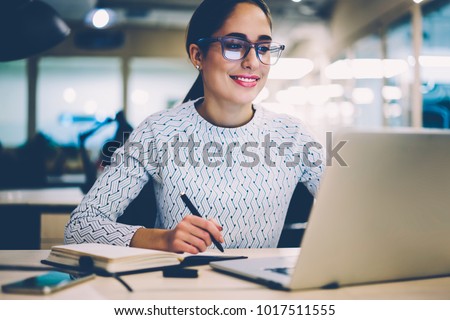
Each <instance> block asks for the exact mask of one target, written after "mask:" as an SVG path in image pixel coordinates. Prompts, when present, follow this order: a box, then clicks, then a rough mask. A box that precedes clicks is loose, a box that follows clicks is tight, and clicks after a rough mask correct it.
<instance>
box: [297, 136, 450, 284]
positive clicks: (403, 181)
mask: <svg viewBox="0 0 450 320" xmlns="http://www.w3.org/2000/svg"><path fill="white" fill-rule="evenodd" d="M339 141H347V142H346V144H345V145H344V146H343V147H342V148H341V149H340V150H339V155H340V156H341V157H342V159H343V160H344V161H345V162H346V164H347V166H341V165H339V164H338V163H337V162H333V164H332V166H329V167H327V169H326V173H325V176H324V179H323V181H322V183H321V187H320V190H319V194H318V197H317V200H316V202H315V204H314V207H313V209H312V213H311V217H310V220H309V222H308V228H307V230H306V233H305V236H304V238H303V242H302V251H301V254H300V258H299V259H300V260H299V261H298V263H297V266H296V269H295V271H294V273H293V277H292V279H291V284H290V287H291V288H292V289H300V288H315V287H322V286H324V285H334V284H337V285H349V284H359V283H370V282H379V281H390V280H400V279H411V278H420V277H428V276H436V275H444V274H450V254H449V252H450V131H438V130H436V131H420V132H418V131H413V130H403V131H392V130H390V131H380V132H376V131H373V132H347V133H343V134H341V135H337V136H335V137H334V142H333V143H334V145H336V144H337V143H338V142H339Z"/></svg>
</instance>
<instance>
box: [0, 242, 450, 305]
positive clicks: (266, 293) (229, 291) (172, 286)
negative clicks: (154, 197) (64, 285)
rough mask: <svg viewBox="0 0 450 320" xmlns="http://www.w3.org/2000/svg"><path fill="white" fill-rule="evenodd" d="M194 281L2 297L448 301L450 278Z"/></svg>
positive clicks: (16, 275)
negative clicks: (291, 286)
mask: <svg viewBox="0 0 450 320" xmlns="http://www.w3.org/2000/svg"><path fill="white" fill-rule="evenodd" d="M48 252H49V251H47V250H27V251H19V250H13V251H0V261H1V263H3V264H22V265H41V264H40V263H39V261H40V260H41V259H43V258H45V257H47V255H48ZM226 252H227V254H236V255H247V256H249V257H269V256H289V255H293V254H296V253H297V252H298V249H291V248H290V249H228V250H226ZM196 268H198V269H199V277H198V278H196V279H174V278H163V276H162V272H150V273H144V274H138V275H129V276H125V277H123V278H124V280H125V281H126V282H127V283H128V284H129V285H130V286H131V287H132V288H133V289H134V292H131V293H130V292H128V291H127V290H126V289H125V288H124V287H123V286H122V285H121V284H120V283H119V282H117V281H116V280H114V279H112V278H104V277H97V278H96V279H94V280H92V281H89V282H86V283H83V284H80V285H77V286H75V287H73V288H69V289H66V290H63V291H61V292H57V293H54V294H51V295H49V296H31V295H15V294H3V293H2V294H0V300H5V299H8V300H12V299H50V300H51V299H75V300H76V299H83V300H89V299H117V300H127V299H132V300H144V299H147V300H258V299H261V300H291V299H312V300H315V299H330V300H335V299H375V300H376V299H406V300H407V299H416V300H422V299H450V289H449V288H450V277H444V278H433V279H426V280H416V281H401V282H391V283H382V284H372V285H364V286H352V287H344V288H340V289H332V290H306V291H305V290H303V291H292V292H285V291H277V290H271V289H267V288H266V287H263V286H261V285H258V284H255V283H252V282H249V281H245V280H240V279H237V278H234V277H230V276H227V275H223V274H221V273H218V272H215V271H213V270H212V269H211V268H210V267H209V266H201V267H196ZM40 273H43V272H17V271H0V284H5V283H9V282H12V281H17V280H20V279H23V278H26V277H30V276H34V275H37V274H40Z"/></svg>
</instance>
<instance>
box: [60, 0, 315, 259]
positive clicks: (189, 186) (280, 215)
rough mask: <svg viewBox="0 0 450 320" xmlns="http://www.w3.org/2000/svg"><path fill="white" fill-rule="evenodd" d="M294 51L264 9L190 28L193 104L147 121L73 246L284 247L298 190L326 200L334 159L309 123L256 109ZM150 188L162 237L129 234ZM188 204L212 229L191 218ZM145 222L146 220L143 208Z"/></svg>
mask: <svg viewBox="0 0 450 320" xmlns="http://www.w3.org/2000/svg"><path fill="white" fill-rule="evenodd" d="M283 49H284V46H283V45H281V44H278V43H276V42H274V41H272V21H271V15H270V11H269V9H268V7H267V5H266V4H265V2H264V1H263V0H205V1H203V2H202V3H201V4H200V6H199V7H198V8H197V10H196V11H195V12H194V14H193V16H192V18H191V21H190V23H189V26H188V31H187V38H186V50H187V53H188V55H189V58H190V61H191V63H192V65H193V67H194V68H195V69H197V70H198V73H199V74H198V77H197V80H196V81H195V83H194V85H193V87H192V88H191V90H190V91H189V93H188V94H187V96H186V98H185V101H184V103H182V104H181V105H179V106H176V107H174V108H172V109H169V110H165V111H160V112H157V113H155V114H153V115H150V116H149V117H147V118H146V119H145V120H144V121H143V122H142V123H141V124H140V125H139V126H138V127H137V129H135V130H134V131H133V133H132V134H131V136H130V138H129V140H128V142H127V143H126V144H125V146H124V147H123V148H121V149H118V150H117V151H116V153H115V155H114V156H113V157H114V158H115V161H114V162H113V163H112V164H111V166H110V167H108V168H106V169H105V171H104V172H103V174H102V175H101V176H100V177H99V178H98V180H97V182H96V183H95V184H94V186H93V187H92V189H91V190H90V191H89V193H88V194H87V195H86V196H85V197H84V199H83V201H82V202H81V204H80V205H79V206H78V208H77V209H76V210H75V211H74V212H73V213H72V216H71V220H70V222H69V224H68V225H67V227H66V233H65V239H66V243H75V242H99V243H111V244H115V245H125V246H128V245H130V246H135V247H143V248H153V249H159V250H167V251H174V252H189V253H194V254H195V253H198V252H202V251H205V250H206V248H207V247H209V246H211V245H212V244H213V242H214V241H212V239H215V240H216V241H218V242H220V243H221V244H222V245H223V246H224V247H225V248H248V247H256V248H259V247H276V246H277V244H278V241H279V239H280V235H281V231H282V228H283V223H284V220H285V218H286V212H287V210H288V207H289V203H290V200H291V197H292V194H293V193H294V190H295V188H296V186H297V184H298V183H302V184H303V185H304V186H305V187H306V188H307V189H308V190H309V192H310V193H311V194H313V195H315V194H316V192H317V188H318V185H319V180H320V177H321V175H322V172H323V165H322V154H321V152H320V149H319V148H318V147H311V146H317V143H316V142H315V141H314V139H313V138H312V137H311V136H310V134H309V133H308V132H307V130H306V128H305V126H304V125H303V123H302V122H301V121H300V120H298V119H296V118H292V117H290V116H288V115H283V114H275V113H272V112H269V111H267V110H265V109H264V108H262V107H261V106H258V105H254V104H253V103H252V101H254V100H255V98H256V96H257V95H258V94H259V93H260V92H261V90H262V89H263V88H264V84H265V83H266V81H267V77H268V74H269V71H270V67H271V65H273V64H275V63H276V62H277V60H278V58H279V57H280V55H281V53H282V51H283ZM150 180H153V182H154V186H155V196H156V202H157V217H156V223H155V227H154V228H144V227H142V226H130V225H125V224H120V223H117V222H116V220H117V218H118V217H119V216H121V215H122V214H123V212H124V210H125V208H126V207H127V206H128V205H129V204H130V202H131V201H133V200H134V199H135V198H136V197H137V195H138V194H139V192H140V191H141V190H142V188H143V187H144V185H146V184H147V183H148V182H149V181H150ZM180 194H185V195H186V196H188V197H189V198H190V199H191V201H192V202H193V205H194V206H195V207H196V208H197V209H198V211H199V212H200V214H201V216H202V217H205V218H206V219H204V218H201V217H198V216H195V215H191V214H190V212H189V210H188V208H186V206H185V205H184V203H183V201H182V199H181V198H180ZM143 210H145V208H143Z"/></svg>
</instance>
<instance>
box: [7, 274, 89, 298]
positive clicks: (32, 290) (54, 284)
mask: <svg viewBox="0 0 450 320" xmlns="http://www.w3.org/2000/svg"><path fill="white" fill-rule="evenodd" d="M94 277H95V275H94V274H73V273H65V272H59V271H50V272H48V273H45V274H42V275H38V276H35V277H31V278H27V279H24V280H20V281H17V282H12V283H8V284H5V285H2V291H3V292H5V293H21V294H50V293H52V292H55V291H59V290H62V289H64V288H68V287H71V286H73V285H76V284H78V283H82V282H85V281H87V280H90V279H93V278H94Z"/></svg>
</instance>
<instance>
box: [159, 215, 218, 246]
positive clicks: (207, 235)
mask: <svg viewBox="0 0 450 320" xmlns="http://www.w3.org/2000/svg"><path fill="white" fill-rule="evenodd" d="M222 230H223V228H222V227H221V226H220V225H219V224H218V223H217V222H216V221H215V220H214V219H211V220H205V219H203V218H200V217H197V216H194V215H187V216H185V217H184V218H183V220H181V221H180V223H178V225H177V226H176V227H175V229H172V230H167V232H166V234H165V238H166V241H165V242H166V243H167V249H166V250H167V251H173V252H187V253H192V254H196V253H199V252H203V251H205V250H206V249H207V248H208V247H209V246H210V245H211V244H212V241H211V236H212V237H214V238H215V239H216V240H217V241H219V242H221V243H222V242H223V241H224V240H223V236H222V233H221V231H222Z"/></svg>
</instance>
